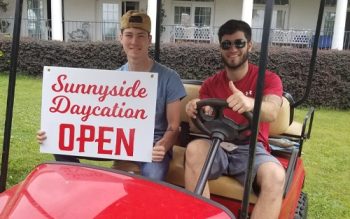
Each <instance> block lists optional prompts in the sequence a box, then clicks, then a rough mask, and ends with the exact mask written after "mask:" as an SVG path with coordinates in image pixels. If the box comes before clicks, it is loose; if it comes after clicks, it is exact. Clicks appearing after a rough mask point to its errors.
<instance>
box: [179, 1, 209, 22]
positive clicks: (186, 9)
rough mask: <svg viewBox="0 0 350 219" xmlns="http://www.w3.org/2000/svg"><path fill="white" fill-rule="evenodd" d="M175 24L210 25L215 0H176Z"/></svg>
mask: <svg viewBox="0 0 350 219" xmlns="http://www.w3.org/2000/svg"><path fill="white" fill-rule="evenodd" d="M174 4H175V5H174V24H181V25H185V26H198V27H203V26H210V25H211V23H212V22H211V21H212V17H213V14H212V11H213V8H214V0H180V1H179V0H177V1H174Z"/></svg>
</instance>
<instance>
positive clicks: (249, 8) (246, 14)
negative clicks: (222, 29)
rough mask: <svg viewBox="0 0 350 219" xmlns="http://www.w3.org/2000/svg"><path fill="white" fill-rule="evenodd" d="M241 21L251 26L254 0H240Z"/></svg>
mask: <svg viewBox="0 0 350 219" xmlns="http://www.w3.org/2000/svg"><path fill="white" fill-rule="evenodd" d="M242 2H243V5H242V21H245V22H247V24H249V26H252V19H253V4H254V0H242Z"/></svg>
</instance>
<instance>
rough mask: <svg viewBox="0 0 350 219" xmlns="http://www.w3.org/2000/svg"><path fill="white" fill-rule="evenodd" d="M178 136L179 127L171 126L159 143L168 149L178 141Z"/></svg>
mask: <svg viewBox="0 0 350 219" xmlns="http://www.w3.org/2000/svg"><path fill="white" fill-rule="evenodd" d="M178 136H179V127H174V126H169V127H168V128H167V130H166V131H165V133H164V135H163V137H162V138H161V139H160V140H159V141H158V142H157V144H159V145H163V146H164V147H165V148H166V150H167V151H168V150H169V149H170V148H171V147H172V146H173V145H174V144H175V143H176V141H177V138H178Z"/></svg>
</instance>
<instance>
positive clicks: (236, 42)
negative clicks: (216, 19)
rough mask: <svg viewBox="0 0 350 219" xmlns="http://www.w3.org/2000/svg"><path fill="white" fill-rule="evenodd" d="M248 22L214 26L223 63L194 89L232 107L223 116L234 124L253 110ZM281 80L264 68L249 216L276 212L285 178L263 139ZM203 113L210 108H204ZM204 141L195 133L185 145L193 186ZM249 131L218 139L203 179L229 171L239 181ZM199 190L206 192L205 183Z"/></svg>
mask: <svg viewBox="0 0 350 219" xmlns="http://www.w3.org/2000/svg"><path fill="white" fill-rule="evenodd" d="M251 35H252V34H251V28H250V26H249V25H248V24H247V23H245V22H243V21H239V20H229V21H227V22H226V23H225V24H223V25H222V26H221V27H220V29H219V32H218V36H219V41H220V52H221V57H222V61H223V63H224V67H225V68H224V69H223V70H222V71H219V72H218V73H216V74H214V75H213V76H211V77H209V78H208V79H207V80H205V81H204V82H203V84H202V87H201V89H200V91H199V97H200V99H205V98H220V99H225V100H226V101H227V103H228V106H229V107H230V108H231V109H232V110H226V111H225V112H224V113H225V116H227V117H229V118H231V119H233V120H234V121H235V122H236V123H238V124H244V123H247V120H246V119H245V118H244V117H243V116H242V113H244V112H249V111H253V108H254V98H255V94H256V90H255V88H256V81H257V77H258V67H257V66H256V65H253V64H251V63H249V62H248V58H249V52H250V51H251V49H252V41H251ZM282 91H283V88H282V82H281V79H280V78H279V77H278V76H277V75H276V74H275V73H273V72H270V71H266V75H265V87H264V91H263V101H262V106H261V117H260V125H259V134H258V143H257V148H256V157H255V163H254V167H253V174H254V177H255V178H254V182H253V189H254V191H255V192H256V193H257V194H258V201H257V203H256V205H255V207H254V210H253V213H252V215H251V218H278V215H279V212H280V208H281V204H282V195H283V187H284V181H285V170H284V168H283V167H282V165H281V164H280V163H279V161H278V160H277V159H276V158H275V157H273V156H272V155H270V153H269V151H270V147H269V144H268V132H269V123H270V122H272V121H274V120H275V119H276V118H277V115H278V112H279V109H280V106H281V104H282V98H281V96H282ZM197 101H199V99H194V100H191V101H190V102H189V103H188V104H187V106H186V113H187V115H188V116H190V117H193V118H195V116H196V114H197V110H199V109H197V107H196V102H197ZM206 111H207V113H210V110H208V109H207V108H206ZM209 147H210V141H208V140H207V139H196V140H194V141H192V142H190V143H189V144H188V146H187V150H186V163H185V187H186V188H187V189H188V190H191V191H194V189H195V186H196V183H197V181H198V178H199V175H200V173H201V170H202V167H203V164H204V162H205V159H206V156H207V153H208V150H209ZM248 152H249V137H248V136H247V139H246V140H245V141H240V142H224V144H222V145H221V147H219V150H218V152H217V154H216V157H215V160H214V164H213V167H212V169H211V172H210V174H209V179H215V178H218V177H219V176H220V175H223V174H225V175H230V176H233V177H235V179H237V180H238V181H239V182H240V183H241V184H242V185H243V184H244V180H245V175H246V171H247V166H246V165H247V159H248ZM203 195H204V196H206V197H209V196H210V192H209V187H208V185H206V187H205V190H204V192H203Z"/></svg>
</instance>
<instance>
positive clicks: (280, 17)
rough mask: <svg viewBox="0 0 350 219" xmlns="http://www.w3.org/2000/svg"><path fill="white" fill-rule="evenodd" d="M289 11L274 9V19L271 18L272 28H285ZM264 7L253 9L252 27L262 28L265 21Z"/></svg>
mask: <svg viewBox="0 0 350 219" xmlns="http://www.w3.org/2000/svg"><path fill="white" fill-rule="evenodd" d="M286 14H287V11H286V10H283V9H280V10H278V9H277V10H273V14H272V20H271V28H272V29H284V24H285V19H286ZM264 15H265V10H264V9H253V20H252V27H253V28H262V27H263V23H264Z"/></svg>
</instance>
